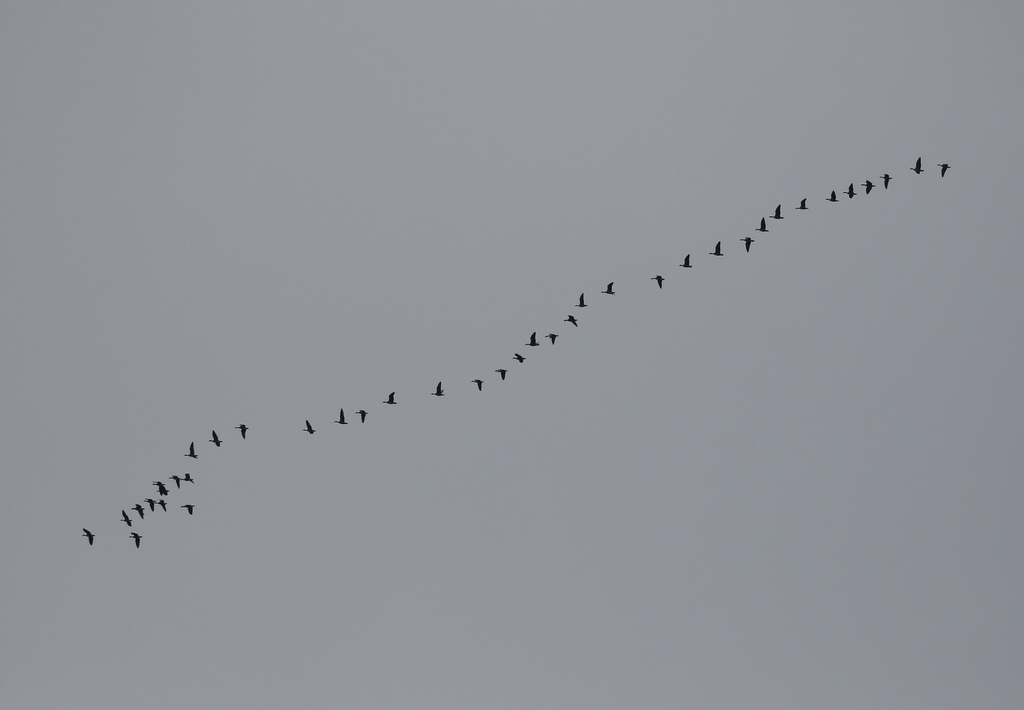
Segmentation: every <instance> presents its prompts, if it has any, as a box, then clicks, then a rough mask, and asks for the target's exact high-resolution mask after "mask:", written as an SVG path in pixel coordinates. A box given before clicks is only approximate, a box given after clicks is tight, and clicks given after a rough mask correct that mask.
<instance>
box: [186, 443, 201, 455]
mask: <svg viewBox="0 0 1024 710" xmlns="http://www.w3.org/2000/svg"><path fill="white" fill-rule="evenodd" d="M185 455H186V456H188V457H189V458H190V459H197V458H199V457H198V456H196V442H194V441H193V442H192V443H191V444H189V445H188V453H187V454H185Z"/></svg>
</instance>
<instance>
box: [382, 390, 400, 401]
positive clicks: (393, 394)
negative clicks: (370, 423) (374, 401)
mask: <svg viewBox="0 0 1024 710" xmlns="http://www.w3.org/2000/svg"><path fill="white" fill-rule="evenodd" d="M384 404H398V402H396V401H395V393H394V392H392V393H391V394H389V395H388V398H387V399H385V400H384Z"/></svg>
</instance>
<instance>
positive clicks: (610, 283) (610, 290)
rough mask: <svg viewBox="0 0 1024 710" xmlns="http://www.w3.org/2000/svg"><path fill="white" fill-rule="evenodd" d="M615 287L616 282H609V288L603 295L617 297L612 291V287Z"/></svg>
mask: <svg viewBox="0 0 1024 710" xmlns="http://www.w3.org/2000/svg"><path fill="white" fill-rule="evenodd" d="M614 285H615V282H614V281H609V282H608V288H606V289H605V290H604V291H602V292H601V293H606V294H608V295H609V296H614V295H615V291H613V290H612V286H614ZM581 298H582V296H581Z"/></svg>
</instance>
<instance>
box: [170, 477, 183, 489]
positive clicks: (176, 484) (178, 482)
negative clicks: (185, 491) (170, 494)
mask: <svg viewBox="0 0 1024 710" xmlns="http://www.w3.org/2000/svg"><path fill="white" fill-rule="evenodd" d="M171 480H172V481H174V487H175V488H181V476H171Z"/></svg>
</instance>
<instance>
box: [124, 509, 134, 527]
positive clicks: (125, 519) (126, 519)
mask: <svg viewBox="0 0 1024 710" xmlns="http://www.w3.org/2000/svg"><path fill="white" fill-rule="evenodd" d="M121 520H123V521H125V522H126V523H128V527H131V526H132V519H131V518H129V517H128V513H126V512H124V508H122V509H121Z"/></svg>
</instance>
